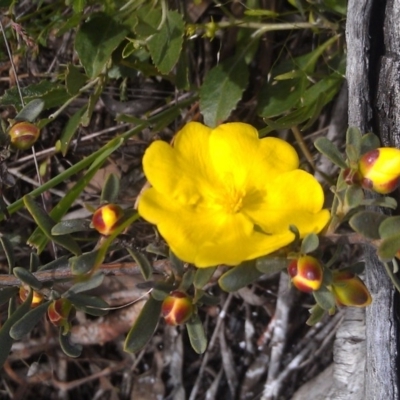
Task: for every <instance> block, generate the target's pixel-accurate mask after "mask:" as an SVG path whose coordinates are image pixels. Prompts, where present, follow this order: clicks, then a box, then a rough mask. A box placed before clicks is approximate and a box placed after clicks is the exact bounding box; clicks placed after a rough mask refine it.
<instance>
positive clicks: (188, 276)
mask: <svg viewBox="0 0 400 400" xmlns="http://www.w3.org/2000/svg"><path fill="white" fill-rule="evenodd" d="M195 273H196V270H195V268H194V267H193V266H189V268H188V269H187V270H186V271H185V273H184V274H183V276H182V280H181V282H180V283H179V287H178V290H181V291H183V292H186V291H188V290H189V288H190V287H191V286H192V285H193V281H194V275H195Z"/></svg>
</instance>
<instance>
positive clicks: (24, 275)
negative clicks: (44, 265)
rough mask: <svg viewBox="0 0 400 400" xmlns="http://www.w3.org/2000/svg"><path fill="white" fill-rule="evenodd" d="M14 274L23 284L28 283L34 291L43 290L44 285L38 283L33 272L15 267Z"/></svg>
mask: <svg viewBox="0 0 400 400" xmlns="http://www.w3.org/2000/svg"><path fill="white" fill-rule="evenodd" d="M13 274H14V275H15V276H16V277H17V278H18V279H19V280H20V281H21V282H23V283H26V284H27V285H28V286H30V287H31V288H32V289H34V290H40V289H41V288H42V286H43V285H42V283H41V282H40V281H38V279H37V278H36V277H35V275H33V274H32V272H30V271H28V270H27V269H25V268H22V267H15V268H14V269H13Z"/></svg>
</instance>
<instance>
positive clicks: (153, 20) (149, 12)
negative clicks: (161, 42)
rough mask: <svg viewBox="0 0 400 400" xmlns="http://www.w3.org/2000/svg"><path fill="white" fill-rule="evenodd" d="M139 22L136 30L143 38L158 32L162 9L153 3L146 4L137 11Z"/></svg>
mask: <svg viewBox="0 0 400 400" xmlns="http://www.w3.org/2000/svg"><path fill="white" fill-rule="evenodd" d="M137 18H138V20H137V24H136V26H135V32H136V34H137V35H138V36H139V37H142V39H144V40H145V39H147V38H148V37H149V36H151V35H154V34H156V33H157V27H158V26H159V25H160V22H161V19H162V12H161V9H160V8H158V7H154V6H153V5H152V4H144V5H143V6H141V7H140V8H139V9H138V11H137Z"/></svg>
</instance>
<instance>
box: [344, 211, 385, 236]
mask: <svg viewBox="0 0 400 400" xmlns="http://www.w3.org/2000/svg"><path fill="white" fill-rule="evenodd" d="M386 218H387V216H386V215H384V214H381V213H377V212H373V211H360V212H358V213H357V214H354V215H353V216H352V217H351V218H350V220H349V225H350V226H351V228H352V229H353V230H354V231H356V232H357V233H360V234H361V235H363V236H365V237H366V238H369V239H380V234H379V226H380V225H381V223H382V222H383V221H384V220H385V219H386Z"/></svg>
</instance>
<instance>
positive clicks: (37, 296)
mask: <svg viewBox="0 0 400 400" xmlns="http://www.w3.org/2000/svg"><path fill="white" fill-rule="evenodd" d="M28 294H29V286H27V285H22V286H20V287H19V298H20V300H21V301H22V302H24V301H25V300H26V299H27V298H28ZM42 302H43V295H42V293H39V292H35V291H33V297H32V303H31V308H35V307H37V306H38V305H39V304H41V303H42Z"/></svg>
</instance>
